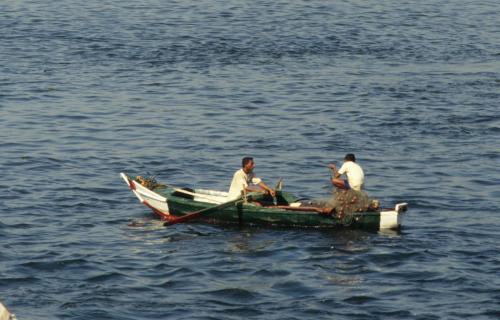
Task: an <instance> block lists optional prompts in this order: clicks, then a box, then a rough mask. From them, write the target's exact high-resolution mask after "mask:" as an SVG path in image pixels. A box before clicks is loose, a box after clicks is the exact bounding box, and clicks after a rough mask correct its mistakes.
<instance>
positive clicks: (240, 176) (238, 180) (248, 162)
mask: <svg viewBox="0 0 500 320" xmlns="http://www.w3.org/2000/svg"><path fill="white" fill-rule="evenodd" d="M241 167H242V168H241V169H239V170H237V171H236V172H235V173H234V175H233V180H232V181H231V186H230V187H229V196H228V198H229V199H236V198H238V197H239V196H241V194H242V192H243V190H246V191H248V192H267V193H269V194H270V195H271V196H272V197H275V196H276V194H275V192H274V190H273V189H271V188H269V187H268V186H267V185H266V184H265V183H264V182H262V179H260V178H257V177H255V175H254V173H253V168H254V167H255V162H254V161H253V158H251V157H245V158H243V160H241ZM250 184H254V185H257V186H259V187H260V188H259V187H251V186H250Z"/></svg>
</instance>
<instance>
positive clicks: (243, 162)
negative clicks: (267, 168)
mask: <svg viewBox="0 0 500 320" xmlns="http://www.w3.org/2000/svg"><path fill="white" fill-rule="evenodd" d="M251 161H253V158H252V157H244V158H243V159H242V160H241V167H244V166H246V165H247V163H249V162H251Z"/></svg>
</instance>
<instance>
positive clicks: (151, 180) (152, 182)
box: [135, 176, 165, 190]
mask: <svg viewBox="0 0 500 320" xmlns="http://www.w3.org/2000/svg"><path fill="white" fill-rule="evenodd" d="M135 181H137V182H139V183H140V184H141V186H143V187H146V188H148V189H150V190H153V189H156V188H164V187H165V185H163V184H160V183H158V182H157V181H156V178H155V177H154V176H151V177H141V176H137V177H135Z"/></svg>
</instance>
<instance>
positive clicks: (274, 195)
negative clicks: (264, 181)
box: [267, 189, 276, 198]
mask: <svg viewBox="0 0 500 320" xmlns="http://www.w3.org/2000/svg"><path fill="white" fill-rule="evenodd" d="M267 191H268V192H269V194H270V195H271V197H273V198H274V197H276V192H275V191H274V190H273V189H269V190H267Z"/></svg>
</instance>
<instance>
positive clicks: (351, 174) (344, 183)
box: [328, 153, 365, 191]
mask: <svg viewBox="0 0 500 320" xmlns="http://www.w3.org/2000/svg"><path fill="white" fill-rule="evenodd" d="M328 167H329V168H330V169H331V170H332V180H331V181H332V184H333V185H334V186H335V187H337V188H340V189H345V190H349V189H352V190H356V191H361V189H363V188H364V184H365V174H364V172H363V169H362V168H361V166H360V165H359V164H357V163H356V157H355V156H354V154H353V153H348V154H346V155H345V157H344V163H343V164H342V166H341V167H340V169H339V170H338V171H337V167H336V166H335V165H334V164H333V163H331V164H329V165H328ZM343 174H345V176H346V179H341V178H340V177H341V175H343Z"/></svg>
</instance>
